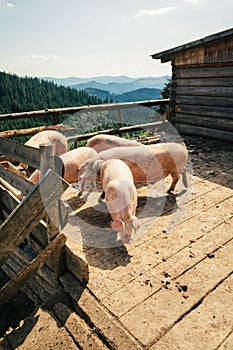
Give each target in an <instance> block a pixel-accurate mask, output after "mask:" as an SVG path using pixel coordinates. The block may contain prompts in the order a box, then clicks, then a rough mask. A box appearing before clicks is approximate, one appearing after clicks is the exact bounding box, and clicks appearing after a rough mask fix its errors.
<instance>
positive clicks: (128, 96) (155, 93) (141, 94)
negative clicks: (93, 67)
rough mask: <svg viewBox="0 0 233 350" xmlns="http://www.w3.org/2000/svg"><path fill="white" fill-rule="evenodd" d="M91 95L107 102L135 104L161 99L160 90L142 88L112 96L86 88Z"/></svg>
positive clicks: (104, 91) (107, 92)
mask: <svg viewBox="0 0 233 350" xmlns="http://www.w3.org/2000/svg"><path fill="white" fill-rule="evenodd" d="M85 91H87V92H88V93H89V94H91V95H95V96H97V97H99V98H101V99H102V100H104V101H105V102H133V101H143V100H154V99H157V98H161V90H160V89H150V88H142V89H137V90H133V91H128V92H124V93H123V94H112V93H110V92H109V91H107V90H102V89H94V88H86V89H85Z"/></svg>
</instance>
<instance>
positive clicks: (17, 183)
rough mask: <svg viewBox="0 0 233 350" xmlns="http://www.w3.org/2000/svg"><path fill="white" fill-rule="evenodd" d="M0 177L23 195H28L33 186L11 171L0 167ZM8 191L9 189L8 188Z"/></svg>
mask: <svg viewBox="0 0 233 350" xmlns="http://www.w3.org/2000/svg"><path fill="white" fill-rule="evenodd" d="M0 177H1V178H3V179H4V180H5V181H7V182H8V183H9V184H10V185H11V186H13V187H16V188H17V189H18V190H20V191H22V192H23V193H28V192H29V191H30V190H31V188H32V186H33V184H32V183H31V182H30V181H28V180H27V179H24V178H23V177H21V176H19V175H17V174H15V173H13V172H12V171H10V170H8V169H6V168H5V167H3V166H1V165H0ZM8 189H9V188H8Z"/></svg>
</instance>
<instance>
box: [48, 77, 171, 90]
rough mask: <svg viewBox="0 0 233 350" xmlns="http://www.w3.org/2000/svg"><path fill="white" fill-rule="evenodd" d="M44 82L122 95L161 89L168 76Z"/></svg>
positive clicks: (55, 79)
mask: <svg viewBox="0 0 233 350" xmlns="http://www.w3.org/2000/svg"><path fill="white" fill-rule="evenodd" d="M43 79H44V80H48V81H53V82H55V83H56V84H58V85H66V86H67V85H69V86H72V87H74V88H76V89H77V90H84V89H87V88H93V89H101V90H106V91H109V92H110V93H114V94H122V93H124V92H127V91H132V90H137V89H141V88H152V89H162V88H163V86H164V84H165V83H166V82H167V81H168V79H169V76H168V75H165V76H162V77H141V78H131V77H128V76H125V75H122V76H116V77H113V76H100V77H92V78H78V77H69V78H52V77H45V78H43Z"/></svg>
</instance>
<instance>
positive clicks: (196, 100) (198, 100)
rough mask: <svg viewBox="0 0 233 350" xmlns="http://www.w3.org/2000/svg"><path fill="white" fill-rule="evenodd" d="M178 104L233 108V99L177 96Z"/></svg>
mask: <svg viewBox="0 0 233 350" xmlns="http://www.w3.org/2000/svg"><path fill="white" fill-rule="evenodd" d="M176 103H177V104H187V105H197V106H198V105H199V106H200V105H201V106H210V107H213V106H217V107H225V108H226V107H229V108H232V107H233V99H232V98H227V97H208V96H193V97H192V96H183V95H177V96H176Z"/></svg>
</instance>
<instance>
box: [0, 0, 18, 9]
mask: <svg viewBox="0 0 233 350" xmlns="http://www.w3.org/2000/svg"><path fill="white" fill-rule="evenodd" d="M1 7H3V8H4V7H15V5H13V4H12V3H11V2H7V1H5V0H0V8H1Z"/></svg>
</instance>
